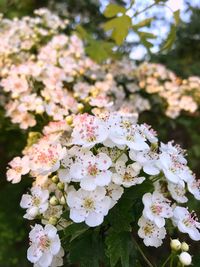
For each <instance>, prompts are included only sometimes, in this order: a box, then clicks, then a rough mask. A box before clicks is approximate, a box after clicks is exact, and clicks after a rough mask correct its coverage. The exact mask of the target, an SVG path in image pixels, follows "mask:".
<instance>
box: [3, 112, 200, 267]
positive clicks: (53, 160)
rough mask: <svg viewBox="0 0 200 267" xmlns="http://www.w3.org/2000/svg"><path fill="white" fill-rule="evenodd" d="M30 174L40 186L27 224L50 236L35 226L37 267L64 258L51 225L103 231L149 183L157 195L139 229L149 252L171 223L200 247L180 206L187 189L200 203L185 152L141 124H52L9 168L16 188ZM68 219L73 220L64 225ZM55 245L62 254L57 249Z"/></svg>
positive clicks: (29, 201) (84, 119) (80, 119)
mask: <svg viewBox="0 0 200 267" xmlns="http://www.w3.org/2000/svg"><path fill="white" fill-rule="evenodd" d="M27 173H29V174H30V175H31V176H32V177H33V186H32V188H31V189H30V192H29V193H27V194H24V195H23V196H22V200H21V203H20V205H21V207H22V208H24V209H26V214H25V215H24V217H25V218H26V219H28V220H33V219H41V221H42V223H43V224H45V225H46V226H45V228H44V229H43V228H42V226H41V225H36V226H35V228H34V229H33V230H32V232H31V233H34V234H30V239H31V242H32V243H31V244H32V245H31V247H30V248H29V251H28V258H29V259H30V261H32V262H34V263H35V264H36V266H40V264H41V262H43V260H44V257H45V259H46V257H48V261H47V262H48V264H47V265H45V266H52V265H51V262H52V260H53V259H54V258H55V256H56V255H57V253H59V249H60V246H59V244H58V241H57V235H56V230H52V229H54V228H52V229H50V226H49V224H53V225H55V226H56V227H57V229H58V230H60V229H63V228H65V227H67V225H69V224H70V223H73V222H74V223H80V222H85V223H86V224H87V225H88V226H89V227H95V226H98V225H101V224H102V223H103V222H104V218H105V216H106V215H107V214H108V213H109V210H110V209H112V208H113V206H115V205H116V204H117V203H118V201H120V198H121V197H122V196H123V194H124V193H125V192H126V190H128V188H130V187H133V186H139V185H140V184H142V183H143V182H144V181H145V180H148V181H150V182H151V183H152V185H153V186H154V192H152V193H150V192H149V193H146V194H144V196H143V198H142V202H143V204H144V210H143V214H142V217H141V218H140V219H139V221H138V225H139V231H138V235H139V236H140V237H141V238H142V239H143V240H144V243H145V245H146V246H155V247H158V246H160V245H161V244H162V240H163V239H164V238H165V235H166V229H165V224H166V223H165V222H166V220H168V219H171V220H172V222H173V224H174V225H175V226H177V227H178V228H179V230H180V231H181V232H183V233H188V234H189V236H190V237H191V238H192V239H193V240H200V232H199V230H198V229H199V228H200V223H199V222H198V221H197V219H196V217H195V216H194V215H192V213H190V212H189V211H188V210H187V209H186V208H184V207H182V206H179V203H184V202H186V201H187V198H186V197H185V192H186V190H187V189H186V185H187V187H188V190H189V191H190V192H191V193H192V194H193V195H194V196H195V197H196V198H197V199H198V198H199V193H200V189H199V182H198V181H196V180H195V177H194V175H193V174H192V172H191V170H190V169H189V167H188V166H187V161H186V159H185V157H184V151H183V150H181V149H180V147H179V146H175V145H174V144H173V143H172V142H169V143H167V144H163V143H161V144H160V143H159V142H158V138H157V136H156V132H155V131H153V130H152V129H151V128H150V126H148V125H146V124H137V122H136V118H135V117H134V116H133V115H131V114H130V115H128V114H126V115H121V114H120V113H109V114H108V113H106V114H103V113H102V114H101V116H94V115H89V114H87V113H84V114H80V115H74V116H73V117H72V118H71V121H70V123H69V120H68V123H67V122H66V121H60V122H51V123H50V124H49V125H48V126H46V127H45V128H44V129H43V135H42V136H41V137H40V138H39V139H37V140H35V142H33V144H32V145H30V146H28V147H26V148H25V149H24V156H23V157H22V158H19V157H18V158H15V159H14V160H12V161H11V162H10V168H9V169H8V171H7V177H8V180H9V181H11V182H13V183H16V182H19V181H20V179H21V175H25V174H27ZM15 174H16V175H15ZM172 202H173V205H172ZM67 211H69V217H68V219H66V217H65V218H63V217H62V215H63V214H65V213H66V212H67ZM38 229H39V230H38ZM49 229H50V230H49ZM51 231H53V234H52V232H51ZM38 232H39V234H38ZM45 233H46V234H45ZM35 235H36V237H35ZM32 236H33V237H32ZM44 236H45V237H44ZM49 238H51V240H50V241H49ZM55 240H56V241H55ZM54 242H55V243H56V245H55V247H56V249H55V251H54V250H52V249H50V247H51V245H52V246H54ZM40 247H41V248H40ZM39 251H40V252H41V251H42V253H44V254H45V256H43V254H42V253H40V252H39ZM49 253H50V254H49ZM34 255H36V256H34ZM37 264H38V265H37ZM41 266H43V265H41ZM53 266H54V265H53ZM55 266H59V265H55Z"/></svg>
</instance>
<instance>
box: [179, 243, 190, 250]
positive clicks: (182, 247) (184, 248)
mask: <svg viewBox="0 0 200 267" xmlns="http://www.w3.org/2000/svg"><path fill="white" fill-rule="evenodd" d="M181 249H182V250H183V251H188V250H189V245H188V244H187V243H186V242H182V243H181Z"/></svg>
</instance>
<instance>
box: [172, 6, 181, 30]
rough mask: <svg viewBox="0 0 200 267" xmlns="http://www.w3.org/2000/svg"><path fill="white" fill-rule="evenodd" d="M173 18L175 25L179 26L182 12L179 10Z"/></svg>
mask: <svg viewBox="0 0 200 267" xmlns="http://www.w3.org/2000/svg"><path fill="white" fill-rule="evenodd" d="M173 17H174V20H175V25H176V26H177V25H178V24H179V21H180V10H177V11H175V12H174V13H173Z"/></svg>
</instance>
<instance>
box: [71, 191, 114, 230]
mask: <svg viewBox="0 0 200 267" xmlns="http://www.w3.org/2000/svg"><path fill="white" fill-rule="evenodd" d="M67 204H68V206H69V208H70V219H71V220H72V221H74V222H76V223H80V222H84V221H85V223H86V224H87V225H88V226H90V227H95V226H98V225H100V224H101V223H102V222H103V219H104V216H106V215H107V214H108V211H109V209H110V205H111V200H110V197H108V196H106V190H105V188H104V187H97V188H96V189H95V190H94V191H86V190H83V189H82V188H81V189H79V190H78V191H76V190H71V191H69V193H68V195H67Z"/></svg>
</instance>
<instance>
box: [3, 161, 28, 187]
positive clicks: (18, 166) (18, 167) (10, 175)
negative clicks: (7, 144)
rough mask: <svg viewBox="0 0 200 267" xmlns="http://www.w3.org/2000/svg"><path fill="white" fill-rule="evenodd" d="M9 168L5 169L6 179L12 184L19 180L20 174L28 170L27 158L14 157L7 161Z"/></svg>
mask: <svg viewBox="0 0 200 267" xmlns="http://www.w3.org/2000/svg"><path fill="white" fill-rule="evenodd" d="M9 165H10V168H9V169H8V170H7V173H6V175H7V180H8V181H9V182H12V183H13V184H15V183H19V182H20V181H21V176H22V175H25V174H27V173H28V172H29V170H30V167H29V158H28V157H27V156H24V157H22V158H20V157H15V158H14V159H13V160H12V161H10V162H9Z"/></svg>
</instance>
